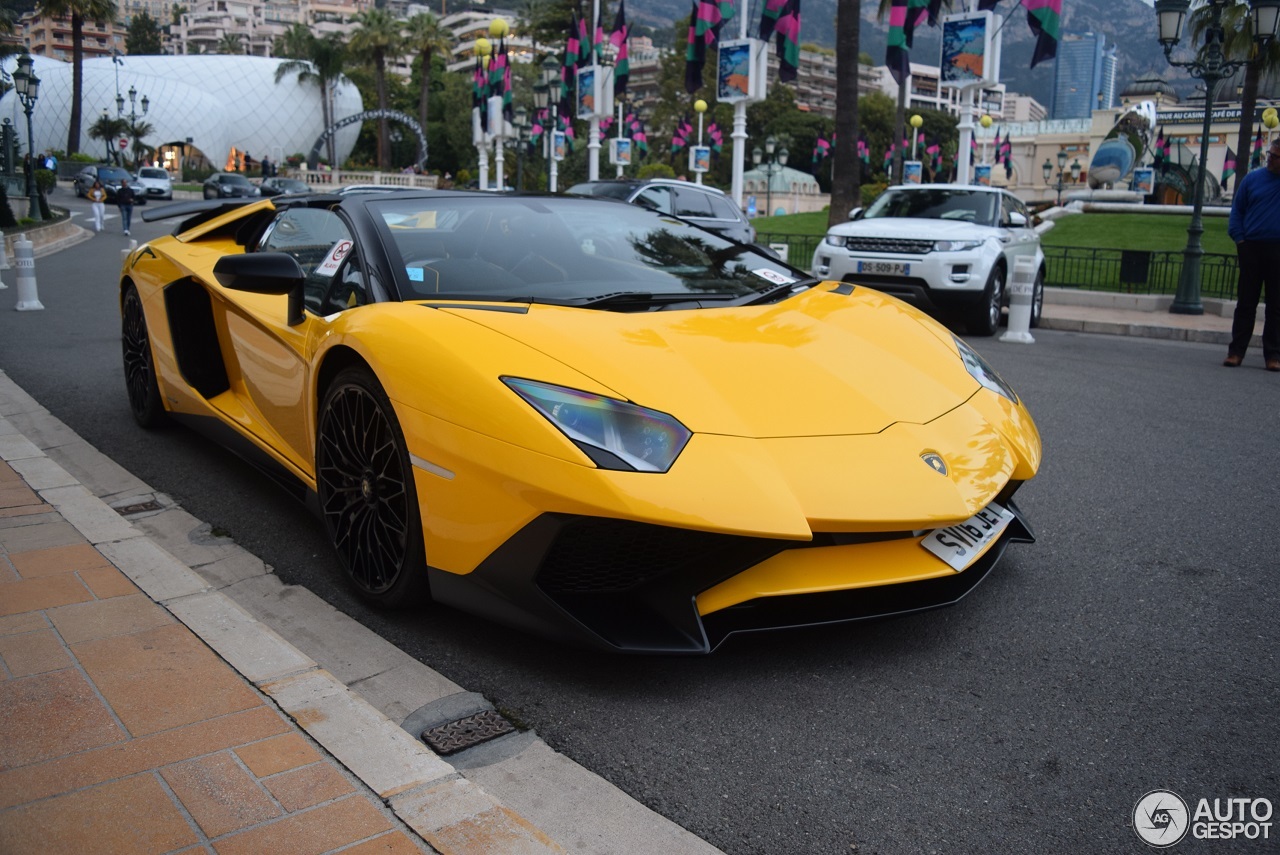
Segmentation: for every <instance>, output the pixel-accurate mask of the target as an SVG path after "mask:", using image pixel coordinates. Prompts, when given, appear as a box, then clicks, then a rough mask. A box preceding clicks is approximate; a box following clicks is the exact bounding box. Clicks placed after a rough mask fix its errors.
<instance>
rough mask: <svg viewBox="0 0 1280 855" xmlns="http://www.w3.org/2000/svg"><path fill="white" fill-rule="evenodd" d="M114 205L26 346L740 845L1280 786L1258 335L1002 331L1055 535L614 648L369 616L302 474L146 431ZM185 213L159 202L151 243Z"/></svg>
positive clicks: (461, 656)
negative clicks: (334, 552) (740, 621)
mask: <svg viewBox="0 0 1280 855" xmlns="http://www.w3.org/2000/svg"><path fill="white" fill-rule="evenodd" d="M67 195H69V194H63V193H60V196H59V198H57V199H55V202H56V203H58V204H62V203H64V202H66V198H67ZM72 207H73V209H82V208H83V207H84V205H83V204H81V203H79V202H75V203H73V204H72ZM108 227H109V228H114V229H115V230H116V231H115V232H114V233H104V234H102V235H99V236H97V237H95V238H94V239H93V240H92V241H91V242H88V243H85V244H82V245H80V246H78V247H75V248H73V249H70V250H68V251H65V252H63V253H60V254H58V255H55V256H50V257H47V258H44V259H40V260H38V261H37V265H36V273H37V281H38V284H39V293H40V299H41V301H42V302H43V303H44V305H45V307H46V308H45V311H43V312H32V313H18V312H14V311H11V309H12V306H13V303H14V302H15V301H16V296H15V291H14V290H13V287H12V286H13V273H12V271H10V272H6V273H5V274H4V279H5V281H6V283H7V284H9V285H10V290H8V291H0V367H3V369H4V370H5V371H6V372H8V373H9V375H10V376H11V377H12V378H13V379H14V380H15V381H16V382H18V383H19V384H20V385H21V386H23V387H24V388H25V389H27V390H28V391H29V392H30V393H31V394H32V395H34V396H35V398H36V399H37V400H39V401H40V402H41V403H42V404H44V405H45V406H46V407H48V408H49V410H51V411H52V412H53V413H54V414H55V415H56V416H58V417H59V418H60V419H62V420H63V421H64V422H66V423H67V424H68V425H69V426H70V427H71V428H72V429H74V430H75V431H77V432H78V433H79V434H80V435H81V436H83V437H85V438H86V439H87V440H88V441H89V442H91V443H93V444H94V445H95V446H97V447H98V448H100V449H101V450H102V451H104V452H105V453H107V454H109V455H110V456H111V457H113V458H114V459H116V460H117V461H118V462H119V463H121V464H122V465H123V466H125V467H126V468H127V469H129V470H130V471H132V472H134V473H135V474H136V475H138V476H139V477H140V478H142V479H143V480H144V481H146V482H147V483H149V484H151V485H152V486H154V487H155V488H156V489H158V490H160V491H162V492H165V493H168V494H170V495H171V496H173V497H174V498H175V499H176V500H177V501H178V502H180V503H181V504H182V505H183V506H184V507H185V508H186V509H187V510H188V511H190V512H191V513H193V514H194V515H195V516H197V517H199V518H201V519H203V520H206V521H208V522H209V523H211V524H212V525H213V526H214V527H215V529H216V530H219V531H220V532H222V533H225V534H228V535H229V536H231V537H233V538H234V539H235V540H236V541H238V542H239V543H240V544H241V545H242V546H244V547H245V548H247V549H249V550H250V551H252V552H254V553H256V554H257V555H259V556H261V557H262V558H263V559H264V560H265V561H266V562H267V563H268V564H270V565H272V566H273V567H274V568H275V571H276V572H277V573H278V574H279V575H280V577H281V578H282V579H284V580H285V581H286V582H291V583H298V584H302V585H306V586H307V587H309V588H311V589H312V590H313V591H315V592H316V593H317V594H319V595H320V596H322V597H324V598H325V599H327V600H328V601H330V602H331V603H333V604H334V605H335V606H336V607H338V608H340V609H341V610H343V611H345V612H347V613H349V614H351V615H353V616H355V617H357V618H358V619H359V620H361V621H362V622H364V623H365V624H366V625H368V626H370V627H371V628H373V629H374V630H375V631H377V632H378V633H380V634H381V635H383V636H384V637H385V638H387V639H389V640H391V641H393V642H394V643H396V644H397V645H399V646H400V647H401V648H402V649H404V650H405V651H407V652H409V653H410V654H412V655H414V656H416V657H418V658H420V659H421V660H422V661H424V662H426V663H427V664H429V665H430V666H432V667H434V668H436V669H437V670H439V671H441V672H442V673H444V674H445V675H446V676H448V677H449V678H451V679H453V680H455V681H457V682H458V683H460V684H461V685H463V686H465V687H467V688H468V689H471V690H474V691H478V692H482V693H483V694H484V695H486V696H487V697H488V698H489V699H490V700H492V701H493V702H494V703H495V705H497V706H498V707H499V709H501V710H502V711H503V712H505V713H506V714H507V715H508V716H510V717H512V718H513V719H516V720H518V721H519V722H521V723H522V724H524V725H526V726H529V727H533V728H535V729H536V730H537V731H538V732H539V733H540V734H541V735H542V736H543V737H544V738H545V739H546V740H547V742H548V743H550V744H551V745H552V746H553V747H555V748H556V749H558V750H560V751H562V752H564V753H565V754H567V755H568V756H570V757H572V758H573V759H574V760H576V761H578V762H579V763H581V764H583V765H585V766H587V767H588V768H590V769H592V770H594V771H596V772H597V773H599V774H601V775H603V776H604V777H605V778H607V779H609V780H610V781H613V782H614V783H615V784H617V785H618V786H620V787H622V788H623V789H624V790H626V791H627V792H629V793H630V794H632V795H633V796H634V797H636V798H637V799H639V800H640V801H642V802H644V803H645V804H647V805H649V806H651V807H652V808H654V809H655V810H657V811H659V812H660V813H662V814H664V815H666V816H668V817H670V818H671V819H673V820H674V821H676V822H678V823H680V824H681V825H683V826H685V827H686V828H688V829H690V830H691V831H693V832H694V833H696V834H698V835H700V836H702V837H703V838H705V839H707V840H709V841H710V842H712V843H714V844H715V845H717V846H719V847H720V848H722V849H723V850H725V851H726V852H729V853H733V855H748V853H770V855H773V853H847V852H851V851H857V852H859V853H922V852H948V853H950V852H975V853H976V852H983V853H1006V852H1008V853H1012V852H1018V853H1021V852H1071V853H1091V852H1129V851H1132V852H1138V851H1145V847H1144V845H1143V844H1142V843H1141V842H1140V841H1139V840H1138V838H1137V837H1136V836H1135V834H1134V833H1133V831H1132V829H1131V828H1130V823H1131V816H1132V812H1133V809H1134V805H1135V803H1136V802H1137V801H1138V799H1139V798H1140V797H1141V796H1142V795H1143V794H1144V793H1147V792H1148V791H1150V790H1154V789H1163V788H1167V789H1172V790H1174V791H1176V792H1178V793H1180V794H1181V795H1182V796H1183V797H1184V798H1186V799H1188V800H1190V801H1192V804H1193V806H1194V803H1195V802H1194V800H1197V799H1200V798H1208V799H1210V800H1212V799H1214V798H1219V799H1227V798H1241V797H1244V798H1267V799H1270V801H1271V803H1272V804H1273V805H1276V804H1280V748H1278V746H1280V739H1278V738H1277V737H1278V736H1280V714H1278V713H1277V710H1278V709H1280V688H1278V685H1277V683H1278V675H1280V668H1278V667H1277V661H1276V659H1277V650H1278V649H1280V645H1278V644H1277V642H1278V640H1280V620H1278V616H1280V594H1278V593H1277V585H1276V582H1275V576H1276V574H1277V572H1280V527H1278V526H1277V525H1276V522H1277V510H1278V509H1280V462H1278V460H1280V457H1278V456H1277V450H1276V438H1277V427H1278V425H1280V377H1277V376H1276V375H1273V374H1268V373H1266V372H1264V371H1262V370H1260V368H1261V359H1260V356H1259V355H1258V354H1256V353H1251V354H1250V360H1249V367H1246V368H1241V369H1236V370H1232V371H1229V370H1227V369H1224V368H1222V367H1220V365H1219V363H1220V361H1221V358H1222V356H1223V353H1222V352H1221V350H1222V349H1221V348H1218V347H1208V346H1204V345H1189V344H1180V343H1170V342H1160V341H1154V340H1147V339H1126V338H1109V337H1101V336H1085V335H1076V334H1069V333H1054V332H1040V333H1038V334H1037V342H1036V344H1034V345H1030V346H1025V345H1012V344H1001V343H999V342H997V341H990V340H985V341H984V340H975V343H976V344H977V345H978V347H979V349H980V350H981V351H982V352H983V353H984V355H986V356H987V357H988V358H989V359H990V360H991V362H992V363H994V365H995V366H996V368H997V369H998V370H999V371H1001V373H1002V374H1003V375H1004V377H1005V378H1006V379H1007V380H1009V381H1010V382H1011V383H1012V385H1013V386H1014V388H1016V389H1017V390H1018V391H1019V392H1020V393H1021V395H1022V396H1023V397H1024V398H1025V399H1026V400H1027V401H1028V403H1029V406H1030V408H1031V410H1032V413H1033V414H1034V415H1035V417H1036V420H1037V423H1038V424H1039V426H1040V429H1041V432H1042V434H1043V437H1044V443H1045V462H1044V466H1043V468H1042V470H1041V473H1040V475H1039V476H1038V477H1037V478H1036V479H1035V480H1034V481H1032V482H1031V483H1029V484H1028V485H1027V486H1025V487H1024V488H1023V490H1022V491H1021V492H1020V493H1019V502H1020V504H1021V506H1022V507H1023V508H1024V510H1026V511H1027V513H1028V515H1029V517H1030V519H1031V521H1032V524H1033V526H1034V527H1035V529H1036V533H1037V535H1038V536H1039V542H1038V543H1036V544H1034V545H1015V546H1013V547H1011V548H1010V550H1009V551H1008V552H1007V553H1006V557H1005V559H1004V561H1003V562H1002V563H1001V564H1000V566H998V567H997V569H996V570H995V571H994V572H993V574H992V576H991V577H990V578H989V579H988V580H987V581H986V582H984V583H983V584H982V585H981V586H980V587H979V588H978V589H977V590H976V591H975V592H974V593H973V594H972V595H971V596H970V597H969V598H967V599H966V600H965V601H964V602H962V603H960V604H959V605H958V606H956V607H954V608H950V609H945V610H941V611H935V612H930V613H926V614H921V615H916V616H912V617H908V618H903V619H897V620H892V621H884V622H879V623H874V624H861V625H850V626H844V627H835V628H826V629H819V630H805V631H794V632H788V633H776V634H770V635H762V636H750V637H739V638H738V639H735V640H731V641H730V642H729V643H727V644H726V645H724V646H723V647H722V648H721V649H720V650H719V651H718V652H717V653H715V654H714V655H712V656H709V657H702V658H696V659H683V658H628V657H611V656H603V655H597V654H594V653H584V652H581V651H577V650H573V649H567V648H563V647H559V646H556V645H553V644H550V643H546V642H542V641H540V640H537V639H531V638H528V637H526V636H524V635H520V634H517V633H514V632H511V631H508V630H505V629H502V628H500V627H495V626H492V625H490V624H488V623H486V622H484V621H482V620H479V619H475V618H471V617H468V616H466V615H462V614H459V613H456V612H453V611H450V610H446V609H436V610H432V611H429V612H428V613H424V614H420V615H414V616H411V617H398V618H388V617H386V616H382V615H378V614H374V613H370V612H369V611H367V610H366V609H364V608H363V607H362V606H361V605H360V604H359V603H357V602H355V601H354V600H353V599H352V598H351V596H349V595H348V594H347V592H346V591H345V589H344V588H343V587H342V586H341V583H340V581H339V579H338V571H337V566H336V562H335V561H334V560H333V558H332V557H331V556H330V552H329V548H328V546H327V544H326V543H325V540H324V537H323V535H322V529H321V526H320V524H319V523H318V521H316V520H315V519H313V518H312V517H310V516H309V515H308V514H307V513H306V512H305V511H304V510H303V509H302V508H301V507H299V506H297V505H295V504H293V503H292V501H291V500H290V499H288V498H287V497H286V496H285V495H284V493H283V492H281V491H279V490H278V489H277V488H276V487H274V486H273V485H271V484H270V483H269V482H268V481H267V480H266V479H265V478H263V477H261V476H259V475H258V474H257V473H256V472H255V471H254V470H252V469H250V468H249V467H247V466H246V465H244V464H242V463H241V462H240V461H238V460H237V459H236V458H234V457H232V456H231V455H229V454H227V453H225V452H223V451H221V450H220V449H217V448H215V447H213V446H211V445H209V444H208V443H207V442H205V441H204V440H202V439H200V438H199V437H197V436H196V435H194V434H191V433H189V432H187V431H185V430H183V429H180V428H172V429H167V430H162V431H158V432H151V433H148V432H143V431H141V430H140V429H138V428H137V427H136V426H135V425H134V423H133V421H132V419H131V417H130V415H129V411H128V407H127V403H126V399H125V393H124V381H123V375H122V372H121V369H120V359H119V331H118V329H119V322H118V312H117V309H116V303H115V300H116V296H115V276H116V272H117V269H118V264H119V252H118V250H119V249H121V248H122V247H124V246H125V245H126V241H127V239H126V238H124V237H123V236H122V235H120V234H119V233H118V229H119V222H118V220H111V221H108ZM167 230H168V226H167V225H165V224H163V223H159V224H142V223H140V222H138V220H137V218H135V228H134V237H135V238H139V239H145V238H147V237H153V236H156V235H158V234H160V233H162V232H163V231H167ZM1273 822H1274V823H1275V824H1276V825H1277V826H1280V817H1275V818H1274V819H1273ZM1278 837H1280V833H1278V829H1277V828H1272V829H1270V838H1269V839H1268V840H1265V841H1263V840H1251V841H1249V840H1235V841H1223V840H1214V841H1207V840H1206V841H1195V840H1191V839H1190V838H1188V839H1187V840H1186V841H1184V842H1183V843H1182V844H1181V845H1179V846H1178V848H1177V850H1176V851H1178V852H1209V853H1219V852H1246V853H1261V852H1277V851H1280V843H1277V838H1278Z"/></svg>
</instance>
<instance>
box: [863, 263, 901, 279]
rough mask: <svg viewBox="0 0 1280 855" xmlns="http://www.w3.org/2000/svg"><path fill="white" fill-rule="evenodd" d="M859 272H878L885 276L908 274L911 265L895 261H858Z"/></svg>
mask: <svg viewBox="0 0 1280 855" xmlns="http://www.w3.org/2000/svg"><path fill="white" fill-rule="evenodd" d="M858 272H859V273H879V274H882V275H885V276H910V275H911V265H910V264H903V263H901V262H897V261H859V262H858Z"/></svg>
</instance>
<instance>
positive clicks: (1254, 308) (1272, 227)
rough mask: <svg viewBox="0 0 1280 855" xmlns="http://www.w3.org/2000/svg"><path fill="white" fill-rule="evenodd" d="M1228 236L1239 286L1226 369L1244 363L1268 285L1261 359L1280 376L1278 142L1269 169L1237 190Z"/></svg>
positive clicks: (1254, 174) (1249, 177) (1253, 175)
mask: <svg viewBox="0 0 1280 855" xmlns="http://www.w3.org/2000/svg"><path fill="white" fill-rule="evenodd" d="M1227 234H1229V235H1230V236H1231V239H1232V240H1233V241H1235V242H1236V255H1237V256H1238V258H1239V262H1240V280H1239V284H1238V285H1237V287H1236V315H1235V319H1234V320H1233V321H1232V323H1231V344H1230V345H1228V347H1227V358H1226V359H1225V360H1224V361H1223V363H1222V364H1223V365H1225V366H1227V367H1228V368H1234V367H1236V366H1237V365H1239V364H1240V363H1241V362H1243V361H1244V354H1245V351H1246V350H1248V348H1249V339H1250V338H1252V336H1253V324H1254V321H1255V319H1256V318H1257V316H1258V298H1259V297H1261V296H1262V288H1263V285H1264V284H1265V285H1266V289H1267V308H1266V314H1265V315H1264V316H1263V322H1262V358H1263V360H1265V361H1266V364H1267V370H1268V371H1280V137H1277V138H1276V139H1274V140H1272V141H1271V148H1270V150H1269V151H1268V152H1267V165H1266V168H1265V169H1255V170H1253V171H1252V172H1250V173H1249V174H1248V175H1246V176H1245V177H1244V179H1243V180H1242V181H1241V182H1240V185H1239V186H1238V187H1236V195H1235V198H1233V199H1232V200H1231V219H1230V221H1229V222H1228V223H1227Z"/></svg>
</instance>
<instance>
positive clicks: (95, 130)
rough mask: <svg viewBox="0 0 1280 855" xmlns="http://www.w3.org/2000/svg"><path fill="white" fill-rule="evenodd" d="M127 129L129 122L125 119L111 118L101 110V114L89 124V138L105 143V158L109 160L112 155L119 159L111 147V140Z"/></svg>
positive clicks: (123, 133) (120, 135)
mask: <svg viewBox="0 0 1280 855" xmlns="http://www.w3.org/2000/svg"><path fill="white" fill-rule="evenodd" d="M128 129H129V123H128V122H127V121H125V120H124V119H120V118H113V117H112V116H111V114H110V113H108V112H107V111H105V110H103V111H102V116H101V117H99V119H98V120H97V121H96V122H94V123H93V124H92V125H90V126H89V139H91V140H102V142H103V143H105V144H106V150H107V160H108V161H110V160H111V159H112V157H113V156H114V157H115V159H116V160H117V161H119V155H118V154H117V153H116V152H115V150H114V148H113V147H112V145H111V141H112V140H115V139H117V138H119V137H122V136H124V135H125V133H126V132H127V131H128Z"/></svg>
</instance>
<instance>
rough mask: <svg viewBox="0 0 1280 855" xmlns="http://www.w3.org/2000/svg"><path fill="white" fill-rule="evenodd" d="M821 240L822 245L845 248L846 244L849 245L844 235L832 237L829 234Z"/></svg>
mask: <svg viewBox="0 0 1280 855" xmlns="http://www.w3.org/2000/svg"><path fill="white" fill-rule="evenodd" d="M822 240H823V242H824V243H829V244H831V245H832V246H847V245H848V243H849V239H848V238H847V237H845V236H844V235H832V234H829V235H827V236H826V237H825V238H823V239H822Z"/></svg>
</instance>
